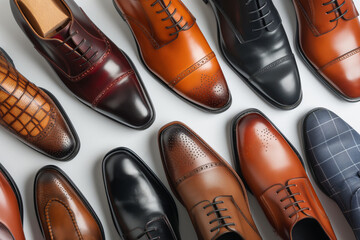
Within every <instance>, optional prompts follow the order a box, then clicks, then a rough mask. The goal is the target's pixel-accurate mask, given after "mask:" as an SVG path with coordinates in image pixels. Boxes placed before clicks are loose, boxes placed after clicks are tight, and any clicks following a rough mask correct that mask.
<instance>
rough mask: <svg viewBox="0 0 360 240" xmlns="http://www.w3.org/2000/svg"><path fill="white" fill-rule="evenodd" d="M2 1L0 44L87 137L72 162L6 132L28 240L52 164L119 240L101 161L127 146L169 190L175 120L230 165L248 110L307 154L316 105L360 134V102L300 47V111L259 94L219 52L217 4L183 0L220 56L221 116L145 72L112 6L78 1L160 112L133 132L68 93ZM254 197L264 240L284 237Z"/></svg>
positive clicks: (0, 137) (6, 157) (3, 158)
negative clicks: (224, 93)
mask: <svg viewBox="0 0 360 240" xmlns="http://www.w3.org/2000/svg"><path fill="white" fill-rule="evenodd" d="M0 2H1V4H0V46H1V47H3V48H4V49H5V50H6V51H7V52H8V53H9V55H10V56H11V57H12V59H13V60H14V62H15V65H16V67H17V69H18V70H19V71H20V72H21V73H23V75H25V76H26V77H27V78H28V79H29V80H30V81H33V82H34V83H35V84H37V85H38V86H41V87H44V88H46V89H48V90H49V91H51V92H52V93H53V94H54V95H55V96H56V97H57V98H58V99H59V101H60V102H61V103H62V105H63V107H64V109H65V110H66V112H67V113H68V115H69V117H70V118H71V120H72V122H73V124H74V126H75V128H76V130H77V132H78V134H79V137H80V139H81V149H80V152H79V154H78V156H77V157H76V158H75V159H74V160H72V161H71V162H67V163H61V162H57V161H54V160H51V159H49V158H47V157H45V156H43V155H41V154H39V153H37V152H36V151H34V150H32V149H30V148H28V147H27V146H25V145H24V144H22V143H21V142H19V141H18V140H16V139H15V138H14V137H12V136H10V135H9V134H8V133H7V132H5V131H4V130H3V129H0V153H1V155H0V162H1V163H2V164H3V165H4V166H5V167H6V168H7V170H8V171H9V172H10V173H11V174H12V176H13V178H14V179H15V181H16V183H17V184H18V186H19V188H20V191H21V193H22V197H23V202H24V205H25V212H24V214H25V218H24V229H25V235H26V237H27V239H34V240H38V239H41V238H42V237H41V233H40V230H39V226H38V223H37V220H36V217H35V211H34V207H33V206H34V204H33V181H34V177H35V174H36V172H37V171H38V170H39V169H40V168H41V167H43V166H45V165H49V164H55V165H57V166H59V167H61V168H62V169H63V170H64V171H65V172H66V173H67V174H68V175H69V176H70V177H71V178H72V180H73V181H74V182H75V183H76V184H77V186H78V187H79V189H80V190H81V191H82V192H83V194H84V195H85V196H86V197H87V199H88V201H89V202H90V204H91V205H92V206H93V208H94V210H95V212H96V213H97V214H98V216H99V218H100V219H101V221H102V224H103V226H104V229H105V233H106V238H107V239H120V237H119V236H118V234H117V232H116V230H115V227H114V225H113V222H112V219H111V215H110V211H109V208H108V204H107V200H106V196H105V191H104V187H103V181H102V175H101V162H102V159H103V157H104V155H105V154H106V153H107V152H108V151H110V150H111V149H113V148H116V147H120V146H125V147H128V148H131V149H132V150H134V151H135V152H136V153H137V154H138V155H139V156H140V157H141V158H143V159H144V161H146V162H147V163H148V164H149V166H150V167H151V168H152V169H153V170H154V171H155V172H156V173H157V174H158V176H159V177H160V178H161V180H163V181H164V182H165V183H166V186H168V185H167V182H166V177H165V174H164V171H163V168H162V164H161V160H160V155H159V152H158V145H157V132H158V130H159V128H160V127H162V126H163V125H165V124H166V123H168V122H170V121H174V120H179V121H183V122H184V123H186V124H187V125H189V126H190V127H191V128H192V129H193V130H194V131H196V132H197V133H198V134H199V135H200V136H201V137H203V138H204V140H205V141H207V142H208V143H209V144H210V145H211V146H212V147H213V148H214V149H215V150H216V151H217V152H218V153H219V154H220V155H221V156H222V157H224V158H225V159H226V160H228V161H229V162H231V159H232V154H231V147H230V144H231V142H230V137H229V132H230V130H229V129H230V122H231V120H232V118H233V117H234V116H235V115H236V114H237V113H239V112H240V111H243V110H245V109H247V108H253V107H255V108H258V109H260V110H261V111H262V112H264V113H265V114H266V115H267V116H268V117H269V118H270V119H271V120H272V121H273V122H274V124H276V125H277V126H278V127H279V129H280V130H281V131H282V133H283V134H284V135H285V136H286V137H287V138H288V139H289V140H290V141H291V142H292V143H293V144H294V146H295V147H296V148H297V149H298V150H299V151H300V153H301V154H302V155H303V150H302V146H301V144H300V135H299V131H298V125H299V122H300V120H301V119H302V118H303V117H304V115H305V114H306V113H307V112H308V111H310V110H311V109H313V108H315V107H320V106H321V107H326V108H329V109H330V110H332V111H334V112H335V113H337V114H338V115H339V116H341V117H342V118H343V119H345V120H346V121H348V123H350V125H352V126H353V127H354V128H355V129H358V130H360V121H359V117H360V114H359V113H358V109H359V107H360V106H359V103H348V102H345V101H343V100H341V99H339V98H338V97H336V96H335V95H334V94H333V93H332V92H331V91H330V90H328V89H327V88H326V87H325V86H324V85H323V84H321V83H320V82H319V80H317V79H316V78H315V77H314V76H313V74H312V73H311V72H310V71H309V70H308V69H307V68H306V66H305V65H304V64H303V62H302V61H301V59H300V57H299V54H298V53H297V52H296V51H295V49H294V48H293V50H294V54H295V56H296V58H297V62H298V66H299V71H300V76H301V80H302V87H303V94H304V98H303V102H302V103H301V105H300V106H299V107H298V108H296V109H295V110H292V111H282V110H278V109H275V108H273V107H271V106H270V105H268V104H267V103H265V102H264V101H263V100H262V99H260V98H259V97H258V96H257V95H255V93H253V92H252V91H251V90H250V89H249V88H248V87H247V86H246V85H245V84H244V83H243V81H242V80H241V79H240V78H239V77H238V76H237V75H236V74H235V73H234V72H233V71H232V70H231V69H230V68H229V67H228V65H227V64H226V63H225V62H224V58H223V56H222V55H221V54H220V50H219V47H218V41H217V37H216V36H217V35H216V34H217V29H216V22H215V17H214V14H213V12H212V9H211V8H210V6H207V5H205V4H204V3H203V2H202V1H201V0H184V3H185V4H186V5H187V6H188V8H189V9H190V11H192V13H193V14H194V15H195V17H196V18H197V23H198V25H199V26H200V28H201V30H202V31H203V33H204V35H205V37H206V38H207V40H208V42H209V44H210V45H211V47H212V48H213V50H214V52H215V53H216V54H217V57H218V60H219V62H220V65H221V67H222V69H223V71H224V74H225V76H226V78H227V82H228V84H229V87H230V90H231V92H232V96H233V104H232V106H231V108H230V109H228V110H227V111H226V112H224V113H221V114H218V115H214V114H210V113H205V112H202V111H200V110H198V109H195V108H194V107H192V106H190V105H189V104H187V103H185V102H183V101H182V100H181V99H179V98H177V97H176V96H175V95H174V94H172V93H171V92H170V91H168V90H167V89H165V88H164V87H163V86H162V85H160V84H159V83H158V82H157V80H155V79H154V78H153V77H152V76H151V75H150V74H149V73H148V72H147V71H146V70H145V68H144V66H143V65H142V64H141V62H140V60H139V57H138V55H137V51H136V46H135V42H134V39H133V37H132V36H131V33H130V30H129V29H128V27H127V25H126V24H125V22H124V21H123V20H122V19H121V18H120V16H119V15H118V14H117V12H116V10H115V8H114V7H113V4H112V1H111V0H77V3H78V4H79V5H80V6H81V7H82V8H83V9H84V11H85V12H86V13H87V14H88V16H89V17H90V18H91V19H92V20H93V21H94V22H95V24H96V25H97V26H98V27H99V28H100V29H101V30H102V31H103V32H104V33H105V34H107V36H108V37H109V38H111V39H112V40H113V41H114V42H115V44H117V45H118V46H119V47H120V48H122V49H123V50H124V51H125V52H126V53H127V54H128V55H129V56H130V57H131V59H132V60H133V61H134V63H135V65H136V67H137V69H138V70H139V72H140V75H141V77H142V79H143V81H144V84H145V85H146V87H147V90H148V92H149V94H150V97H151V99H152V101H153V104H154V107H155V110H156V114H157V117H156V120H155V123H154V124H153V125H152V126H151V127H150V128H149V129H147V130H145V131H136V130H131V129H129V128H126V127H124V126H122V125H120V124H118V123H116V122H114V121H111V120H109V119H108V118H106V117H103V116H102V115H100V114H98V113H96V112H95V111H93V110H91V109H90V108H88V107H86V106H85V105H83V104H82V103H80V102H79V101H78V100H76V99H75V98H74V97H73V96H71V94H70V93H69V91H68V90H67V89H65V88H64V87H62V85H61V84H60V83H59V81H60V80H59V79H58V77H57V75H56V74H55V72H54V71H53V70H52V69H51V68H50V66H49V65H48V64H47V62H46V61H45V60H44V59H43V58H42V57H41V56H40V55H39V54H38V53H37V52H36V50H35V49H34V48H33V46H32V44H31V43H30V41H29V40H28V39H27V38H26V36H25V35H24V34H23V32H22V31H21V30H20V28H19V27H18V25H17V24H16V22H15V20H14V18H13V16H12V13H11V10H10V5H9V0H0ZM274 3H275V5H276V7H277V8H278V10H279V12H280V15H281V17H282V19H283V24H284V27H285V29H286V32H287V34H288V37H289V40H290V43H291V45H292V46H293V45H294V36H295V35H294V34H295V30H296V17H295V12H294V9H293V5H292V3H291V1H290V0H274ZM356 5H357V6H358V7H360V3H359V1H356ZM174 57H176V56H174ZM359 71H360V66H359ZM274 160H276V159H274ZM315 189H316V191H317V193H318V195H319V198H320V199H321V202H322V203H323V205H324V208H325V210H326V212H327V214H328V216H329V218H330V220H331V223H332V225H333V228H334V230H335V233H336V235H337V237H338V239H341V240H353V239H355V238H354V236H353V233H352V231H351V229H350V227H349V225H348V224H347V222H346V221H345V218H344V217H343V215H342V213H341V212H340V210H339V209H338V207H337V205H336V204H335V203H334V202H333V201H331V200H329V199H328V198H327V197H326V196H325V195H324V194H322V193H321V192H320V191H319V189H318V188H317V187H316V186H315ZM125 194H126V193H125ZM249 197H250V201H251V207H252V211H253V213H254V219H255V221H256V223H257V226H258V228H259V230H260V232H261V234H262V236H263V238H264V239H266V240H270V239H279V238H278V237H277V236H276V234H275V233H274V232H273V229H272V227H271V226H270V224H269V223H268V221H267V219H266V217H265V216H264V214H263V212H262V210H261V208H260V207H259V205H258V204H257V202H256V200H255V199H254V198H253V197H252V196H249ZM177 203H178V202H177ZM178 210H179V214H180V228H181V234H182V239H184V240H194V239H196V235H195V232H194V229H193V226H192V224H191V222H190V220H189V217H188V215H187V212H186V211H185V209H184V208H183V207H182V206H181V205H180V204H179V203H178Z"/></svg>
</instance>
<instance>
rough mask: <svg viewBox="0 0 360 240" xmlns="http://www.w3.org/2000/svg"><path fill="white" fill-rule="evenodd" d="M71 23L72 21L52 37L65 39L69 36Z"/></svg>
mask: <svg viewBox="0 0 360 240" xmlns="http://www.w3.org/2000/svg"><path fill="white" fill-rule="evenodd" d="M70 25H71V22H69V23H68V24H67V25H66V26H65V27H63V28H62V29H60V30H59V31H58V32H57V33H55V35H54V36H52V37H51V38H52V39H59V40H60V41H64V40H65V39H66V38H67V37H68V36H69V34H70V33H69V32H70Z"/></svg>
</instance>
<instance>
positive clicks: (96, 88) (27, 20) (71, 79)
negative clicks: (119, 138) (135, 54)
mask: <svg viewBox="0 0 360 240" xmlns="http://www.w3.org/2000/svg"><path fill="white" fill-rule="evenodd" d="M10 4H11V9H12V12H13V14H14V17H15V20H16V21H17V23H18V24H19V26H20V27H21V29H22V30H23V31H24V32H25V34H26V35H27V37H28V38H29V39H30V40H31V42H32V43H33V44H34V46H35V48H36V49H37V51H38V52H39V53H40V54H41V55H42V56H43V57H44V58H45V59H46V60H47V61H48V62H49V64H50V65H51V67H52V68H53V69H54V70H55V71H56V73H57V74H58V75H59V77H60V78H61V80H62V81H63V83H64V84H65V85H66V86H67V87H68V88H69V89H70V90H71V92H72V93H73V94H74V95H75V96H76V97H77V98H78V99H79V100H80V101H81V102H83V103H85V104H86V105H87V106H89V107H91V108H92V109H94V110H96V111H98V112H100V113H102V114H104V115H105V116H107V117H109V118H111V119H113V120H115V121H118V122H120V123H122V124H124V125H126V126H129V127H131V128H135V129H145V128H147V127H149V126H150V125H151V124H152V123H153V121H154V119H155V113H154V110H153V107H152V104H151V102H150V99H149V97H148V95H147V93H146V90H145V87H144V85H143V84H142V82H141V79H140V77H139V75H138V73H137V71H136V69H135V67H134V66H133V64H132V62H131V60H130V59H129V58H128V57H127V56H126V54H125V53H124V52H122V51H121V50H120V49H119V48H118V47H117V46H115V44H114V43H112V42H111V40H110V39H108V37H107V36H105V35H104V34H103V33H102V32H101V31H100V30H99V29H98V28H97V27H96V26H95V25H94V23H93V22H91V20H90V19H89V18H88V17H87V16H86V14H85V13H84V12H83V11H82V9H81V8H79V6H78V5H76V3H75V2H74V1H73V0H10Z"/></svg>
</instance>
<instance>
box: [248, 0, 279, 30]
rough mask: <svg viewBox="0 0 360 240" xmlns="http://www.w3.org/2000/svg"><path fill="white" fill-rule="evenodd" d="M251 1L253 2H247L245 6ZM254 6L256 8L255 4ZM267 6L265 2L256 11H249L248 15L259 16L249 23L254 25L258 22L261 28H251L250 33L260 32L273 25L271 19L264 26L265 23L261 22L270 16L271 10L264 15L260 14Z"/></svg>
mask: <svg viewBox="0 0 360 240" xmlns="http://www.w3.org/2000/svg"><path fill="white" fill-rule="evenodd" d="M252 1H254V0H248V1H247V2H246V3H245V5H249V4H250V3H251V2H252ZM255 5H256V6H258V5H257V4H255ZM267 5H268V3H267V2H265V3H264V4H263V5H262V6H260V7H258V8H257V9H256V10H254V11H250V12H249V14H256V15H259V17H257V18H255V19H253V20H251V21H250V23H255V22H260V24H261V25H262V26H261V27H259V28H253V29H252V31H253V32H256V31H261V30H263V29H265V28H267V27H269V26H270V25H271V24H273V23H274V20H273V19H272V20H271V21H270V22H269V23H267V24H265V22H264V21H263V19H265V18H266V17H268V16H270V15H271V10H270V9H269V11H268V12H267V13H265V14H263V13H262V10H263V9H264V8H266V6H267Z"/></svg>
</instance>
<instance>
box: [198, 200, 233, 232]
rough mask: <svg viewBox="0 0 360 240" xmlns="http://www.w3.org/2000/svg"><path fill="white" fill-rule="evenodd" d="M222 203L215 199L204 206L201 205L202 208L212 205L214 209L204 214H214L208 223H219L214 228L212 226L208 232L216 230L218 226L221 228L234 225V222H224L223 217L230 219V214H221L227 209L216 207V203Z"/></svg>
mask: <svg viewBox="0 0 360 240" xmlns="http://www.w3.org/2000/svg"><path fill="white" fill-rule="evenodd" d="M223 203H224V202H223V201H217V202H213V203H209V204H208V205H206V206H204V207H203V209H204V210H205V209H207V208H209V207H213V209H215V210H213V211H211V212H209V213H207V214H206V215H207V216H210V215H212V214H215V218H214V219H213V220H211V221H210V222H209V224H213V223H214V222H218V223H219V225H218V226H216V227H214V228H212V229H211V230H210V232H214V231H216V230H218V229H220V228H223V227H228V226H235V223H225V222H224V220H225V219H231V217H230V216H222V214H221V212H225V211H227V210H228V209H227V208H218V206H217V205H218V204H223Z"/></svg>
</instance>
